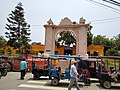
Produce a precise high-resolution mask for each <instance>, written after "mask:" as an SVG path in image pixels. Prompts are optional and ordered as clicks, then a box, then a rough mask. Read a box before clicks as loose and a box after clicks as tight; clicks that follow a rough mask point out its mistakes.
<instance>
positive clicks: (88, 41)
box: [87, 25, 93, 46]
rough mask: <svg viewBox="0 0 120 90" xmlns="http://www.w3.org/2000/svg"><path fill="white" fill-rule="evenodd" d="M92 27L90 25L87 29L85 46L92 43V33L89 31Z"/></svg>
mask: <svg viewBox="0 0 120 90" xmlns="http://www.w3.org/2000/svg"><path fill="white" fill-rule="evenodd" d="M92 28H93V27H92V26H91V25H90V26H89V28H88V30H87V46H89V45H91V44H92V39H93V34H92V33H91V29H92Z"/></svg>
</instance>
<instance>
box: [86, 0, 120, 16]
mask: <svg viewBox="0 0 120 90" xmlns="http://www.w3.org/2000/svg"><path fill="white" fill-rule="evenodd" d="M87 1H89V2H91V3H94V4H97V5H101V6H104V7H107V8H110V9H112V11H113V12H116V13H118V14H120V10H119V9H116V8H114V7H111V6H108V5H106V4H103V3H100V2H97V1H94V0H87Z"/></svg>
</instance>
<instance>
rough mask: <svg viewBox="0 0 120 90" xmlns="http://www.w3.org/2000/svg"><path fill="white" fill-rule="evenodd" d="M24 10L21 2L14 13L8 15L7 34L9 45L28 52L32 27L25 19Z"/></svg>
mask: <svg viewBox="0 0 120 90" xmlns="http://www.w3.org/2000/svg"><path fill="white" fill-rule="evenodd" d="M24 13H25V12H24V9H23V5H22V3H21V2H19V3H18V4H17V6H16V7H15V10H14V11H11V13H10V14H9V15H8V16H9V17H8V18H7V21H8V23H9V24H6V27H5V28H6V29H7V30H8V31H7V32H6V33H5V34H6V37H7V38H8V39H9V40H8V45H10V46H12V47H14V48H18V49H19V51H20V50H23V49H24V50H26V49H28V48H30V45H29V42H30V41H31V40H30V37H29V36H30V34H31V33H30V25H29V24H27V22H26V21H25V18H24Z"/></svg>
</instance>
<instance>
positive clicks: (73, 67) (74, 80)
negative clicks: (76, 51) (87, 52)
mask: <svg viewBox="0 0 120 90" xmlns="http://www.w3.org/2000/svg"><path fill="white" fill-rule="evenodd" d="M76 67H77V61H74V62H73V64H72V65H71V68H70V76H71V79H70V84H69V86H68V90H71V88H72V86H73V84H75V87H76V88H77V90H80V87H79V85H78V81H77V76H78V75H79V74H78V72H77V68H76Z"/></svg>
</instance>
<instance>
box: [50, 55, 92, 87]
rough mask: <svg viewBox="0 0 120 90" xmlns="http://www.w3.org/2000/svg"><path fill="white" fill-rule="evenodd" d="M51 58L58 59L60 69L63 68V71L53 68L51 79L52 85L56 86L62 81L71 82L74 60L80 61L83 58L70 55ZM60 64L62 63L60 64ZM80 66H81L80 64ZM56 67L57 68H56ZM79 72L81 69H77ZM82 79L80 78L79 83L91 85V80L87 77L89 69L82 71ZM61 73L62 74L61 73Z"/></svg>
mask: <svg viewBox="0 0 120 90" xmlns="http://www.w3.org/2000/svg"><path fill="white" fill-rule="evenodd" d="M50 56H51V57H56V58H57V59H58V65H57V66H58V68H59V67H61V68H62V69H61V71H60V70H59V69H57V68H53V69H51V70H50V78H51V85H53V86H56V85H58V84H59V81H60V80H63V79H68V80H70V66H71V64H72V63H71V62H72V59H75V60H76V61H78V62H79V61H80V59H81V57H79V56H69V55H53V54H51V55H50ZM59 62H60V63H59ZM78 65H79V64H78ZM55 67H56V66H55ZM77 69H78V71H79V69H81V68H79V67H78V68H77ZM82 70H83V71H82V73H81V75H82V77H79V78H78V81H80V82H84V84H85V85H86V86H90V85H91V80H90V79H89V78H88V77H87V75H86V74H87V69H82ZM60 72H61V73H60Z"/></svg>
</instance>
